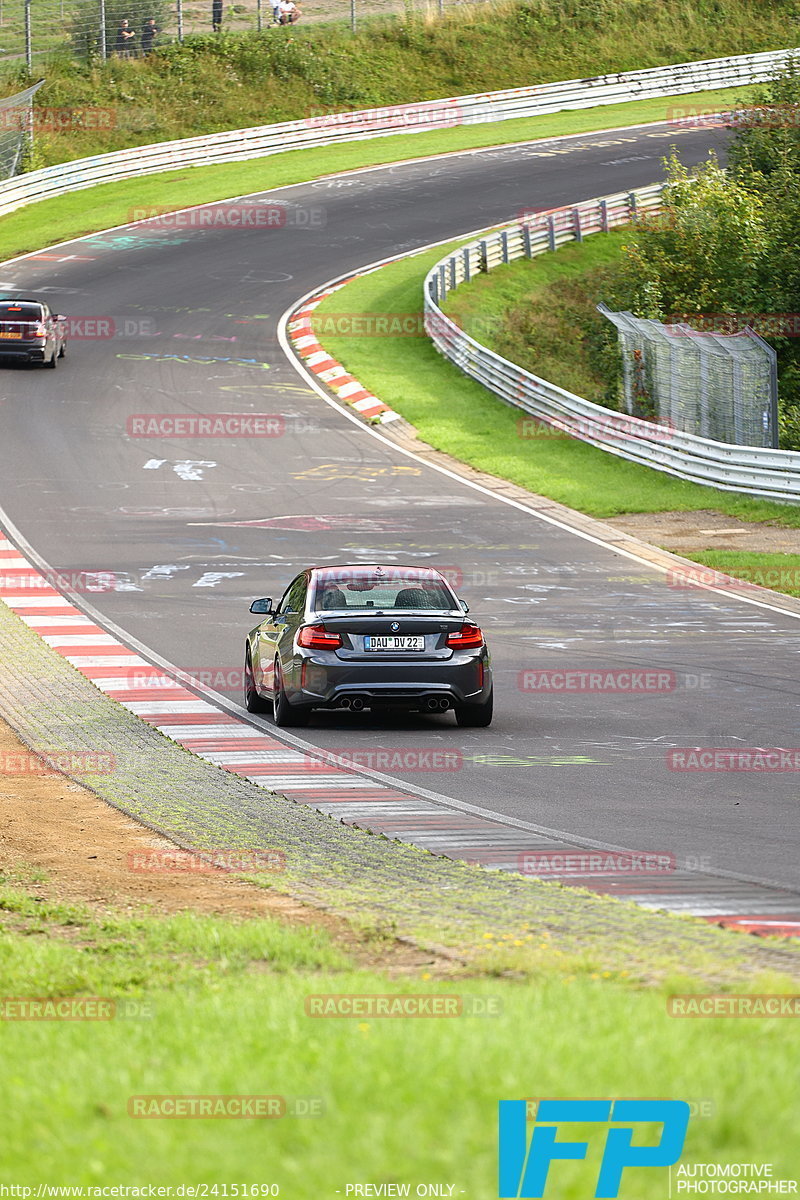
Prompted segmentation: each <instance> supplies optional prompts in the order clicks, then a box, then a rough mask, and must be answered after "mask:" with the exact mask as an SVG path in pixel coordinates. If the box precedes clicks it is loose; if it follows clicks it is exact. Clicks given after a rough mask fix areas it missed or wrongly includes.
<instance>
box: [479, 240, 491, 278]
mask: <svg viewBox="0 0 800 1200" xmlns="http://www.w3.org/2000/svg"><path fill="white" fill-rule="evenodd" d="M478 245H479V246H480V250H481V270H482V271H488V270H489V246H488V243H487V241H486V238H481V240H480V242H479V243H478Z"/></svg>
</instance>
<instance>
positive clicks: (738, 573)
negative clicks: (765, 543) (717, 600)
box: [684, 550, 800, 597]
mask: <svg viewBox="0 0 800 1200" xmlns="http://www.w3.org/2000/svg"><path fill="white" fill-rule="evenodd" d="M684 558H690V559H692V561H693V562H697V563H702V564H703V566H706V567H711V568H712V569H713V570H714V571H719V572H720V573H721V574H723V575H730V576H732V577H733V578H734V579H742V580H744V581H745V582H746V583H748V584H754V585H755V586H757V587H767V588H772V589H773V591H776V592H783V593H785V594H786V595H788V596H798V597H800V554H781V553H775V552H766V551H754V550H705V551H703V553H701V554H684Z"/></svg>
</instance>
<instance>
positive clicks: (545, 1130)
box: [498, 1100, 689, 1200]
mask: <svg viewBox="0 0 800 1200" xmlns="http://www.w3.org/2000/svg"><path fill="white" fill-rule="evenodd" d="M527 1109H528V1106H527V1102H526V1101H525V1100H501V1101H500V1179H499V1192H498V1194H499V1196H500V1197H501V1198H502V1200H506V1198H508V1197H514V1198H517V1197H521V1198H523V1200H528V1198H534V1200H538V1198H539V1197H541V1196H544V1189H545V1185H546V1184H547V1174H548V1172H549V1170H550V1164H551V1163H553V1162H556V1161H558V1160H559V1159H581V1158H585V1157H586V1151H587V1149H588V1146H589V1143H588V1142H570V1141H566V1140H565V1141H557V1140H556V1134H557V1133H558V1129H559V1126H560V1125H564V1124H570V1123H574V1122H591V1123H593V1124H604V1125H607V1124H612V1125H620V1126H622V1125H623V1122H624V1126H623V1127H622V1128H612V1129H609V1130H608V1131H607V1132H606V1143H605V1147H604V1149H603V1158H602V1161H601V1164H600V1173H599V1175H598V1177H597V1187H596V1189H595V1193H594V1194H595V1196H596V1197H614V1196H617V1195H618V1194H619V1188H620V1184H621V1183H622V1172H623V1171H624V1170H625V1168H626V1167H669V1166H672V1164H673V1163H676V1162H677V1161H678V1159H679V1158H680V1156H681V1151H682V1150H683V1143H684V1141H685V1140H686V1130H687V1127H688V1125H689V1105H688V1104H687V1102H686V1101H685V1100H614V1101H612V1100H540V1101H539V1104H538V1108H537V1112H536V1121H535V1123H534V1126H533V1135H532V1137H531V1140H530V1145H528V1137H527ZM642 1122H649V1123H652V1122H660V1123H661V1124H662V1126H663V1128H662V1131H661V1140H660V1141H659V1142H658V1143H657V1144H656V1145H655V1146H634V1145H633V1135H634V1125H636V1124H641V1123H642Z"/></svg>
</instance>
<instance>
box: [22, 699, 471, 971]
mask: <svg viewBox="0 0 800 1200" xmlns="http://www.w3.org/2000/svg"><path fill="white" fill-rule="evenodd" d="M36 763H38V760H36V759H35V757H34V756H33V755H32V754H31V752H30V751H29V750H28V749H27V747H26V746H24V745H23V744H22V742H20V740H19V739H18V738H17V737H16V735H15V734H14V733H13V731H12V730H11V729H10V728H9V726H8V725H6V724H5V722H3V721H0V873H3V872H5V873H9V874H11V876H12V878H13V877H15V876H19V877H21V878H24V879H25V882H24V885H22V884H21V885H20V886H24V890H25V891H26V892H28V893H30V894H31V895H34V896H41V897H43V898H45V899H48V900H52V901H69V902H72V903H77V904H86V905H88V906H89V907H91V908H94V909H97V910H102V909H105V910H112V909H113V910H116V911H124V912H127V913H135V912H136V911H137V910H144V909H149V910H152V911H155V912H159V913H164V912H166V913H175V912H180V911H185V910H187V909H191V910H193V911H196V912H202V913H207V914H219V915H220V916H225V917H234V918H235V917H239V918H248V919H252V918H257V917H269V918H272V919H277V920H281V921H286V922H289V923H292V924H299V925H316V926H321V927H322V928H324V929H325V930H326V931H327V932H328V933H329V935H330V936H331V938H332V939H333V940H334V941H335V942H336V943H337V945H339V946H340V947H341V949H342V950H344V951H345V952H346V953H347V954H349V955H350V956H351V957H352V958H353V959H355V960H356V962H357V963H358V964H359V965H361V966H364V967H369V968H373V969H379V970H384V971H386V972H387V973H388V974H389V975H398V974H405V973H412V974H413V973H415V972H416V971H417V970H423V969H424V970H427V971H430V972H431V973H433V974H436V975H445V974H452V973H454V972H455V971H457V970H458V964H457V963H455V962H453V961H450V960H448V959H446V958H445V957H441V958H440V957H438V956H433V955H431V953H430V952H428V951H421V950H418V949H417V948H416V947H413V946H407V945H405V944H403V943H401V942H385V943H384V942H381V943H380V944H379V945H376V944H375V943H374V942H369V941H366V940H365V939H363V938H361V937H359V935H358V934H357V933H356V932H355V931H354V930H353V929H352V928H351V927H350V925H348V924H347V922H346V921H342V920H340V919H339V918H338V917H334V916H331V915H330V914H329V913H325V912H323V911H321V910H320V909H316V908H313V907H311V906H310V905H307V904H301V903H300V902H298V901H296V900H293V899H292V898H291V897H288V896H282V895H280V894H279V893H277V892H272V891H270V890H264V889H262V888H259V887H257V886H255V885H254V884H248V883H243V882H241V881H239V880H236V879H233V878H231V876H230V875H229V874H228V873H227V872H226V871H224V870H220V869H214V868H211V869H210V870H209V871H208V873H205V872H203V873H201V874H198V873H196V872H189V871H186V870H177V871H163V870H159V871H149V870H148V871H141V870H133V869H131V857H132V856H138V858H139V860H140V861H141V857H142V854H143V852H144V853H145V854H146V853H147V852H148V851H163V852H164V854H165V855H166V856H170V857H171V856H172V854H173V853H174V851H175V849H176V848H175V846H174V844H173V843H172V842H170V841H169V840H168V839H167V838H163V837H160V836H159V835H158V834H155V833H152V832H151V831H150V830H149V829H146V828H144V827H143V826H142V825H139V824H137V822H136V821H132V820H131V819H130V818H129V817H126V816H124V815H123V814H122V813H120V812H118V811H117V810H116V809H115V808H112V807H111V806H110V805H108V804H106V803H105V802H104V801H103V800H101V799H99V797H97V796H95V795H94V793H93V792H90V791H88V790H87V789H86V788H84V787H81V786H80V784H77V783H73V782H71V781H70V780H69V779H67V778H66V777H65V776H63V775H60V774H52V775H51V774H39V773H38V772H37V771H34V770H31V769H30V765H29V764H33V765H35V764H36ZM4 767H5V768H9V769H8V770H4V769H3V768H4ZM135 861H136V859H135V858H134V862H135ZM31 868H33V871H31ZM20 873H21V875H20ZM39 873H42V875H43V878H41V880H39V879H38V876H39ZM29 874H30V877H31V879H33V880H36V881H35V882H28V878H27V877H28V875H29ZM5 916H7V914H4V917H3V919H4V920H5Z"/></svg>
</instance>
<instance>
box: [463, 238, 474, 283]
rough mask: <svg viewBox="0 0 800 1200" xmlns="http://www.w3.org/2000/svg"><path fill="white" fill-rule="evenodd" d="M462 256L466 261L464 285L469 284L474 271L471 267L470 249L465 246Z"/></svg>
mask: <svg viewBox="0 0 800 1200" xmlns="http://www.w3.org/2000/svg"><path fill="white" fill-rule="evenodd" d="M461 256H462V258H463V259H464V283H469V281H470V279H471V278H472V271H471V270H470V265H469V247H468V246H465V247H464V249H463V250H462V251H461Z"/></svg>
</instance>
